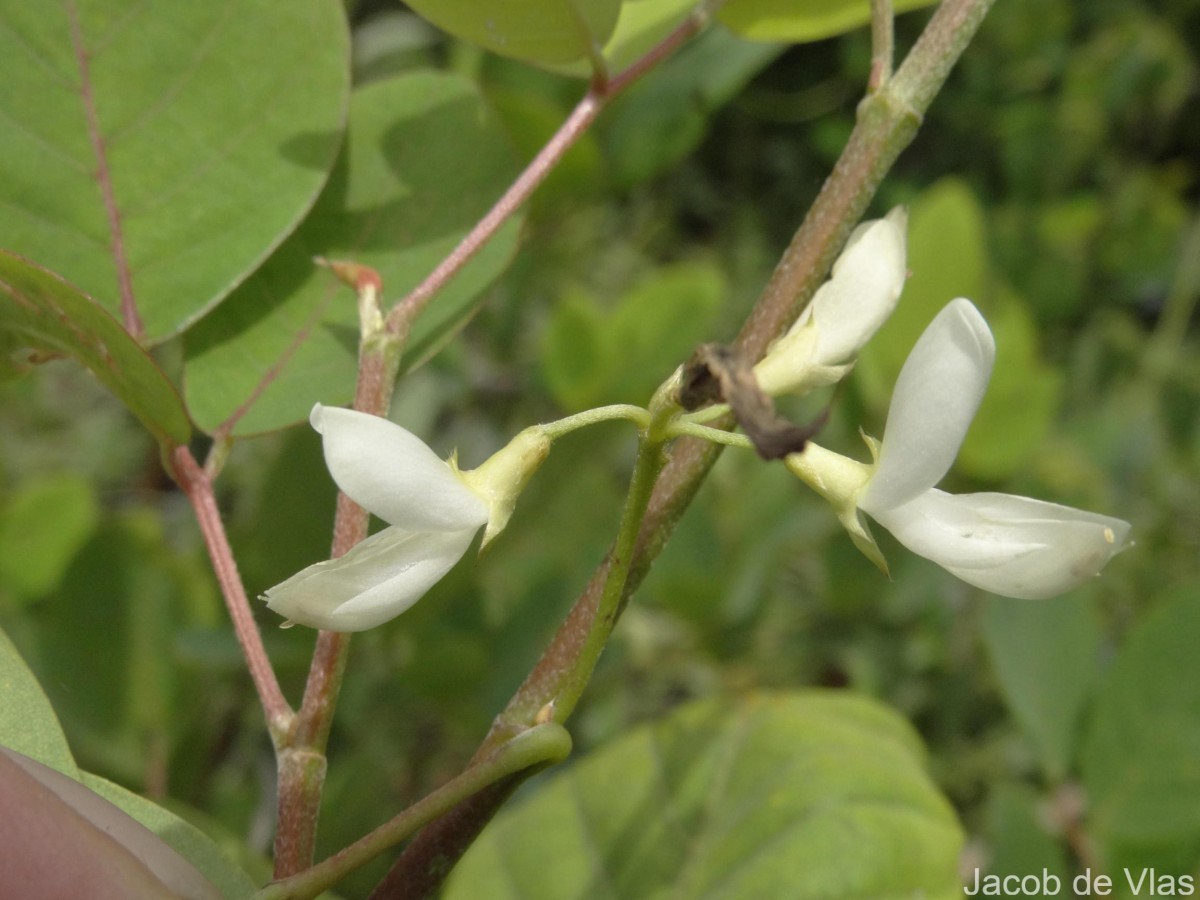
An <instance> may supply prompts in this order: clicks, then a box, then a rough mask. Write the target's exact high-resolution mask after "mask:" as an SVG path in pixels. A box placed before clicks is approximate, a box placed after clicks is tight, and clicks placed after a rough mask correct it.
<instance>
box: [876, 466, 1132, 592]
mask: <svg viewBox="0 0 1200 900" xmlns="http://www.w3.org/2000/svg"><path fill="white" fill-rule="evenodd" d="M872 516H873V517H874V518H875V520H876V521H878V522H879V524H880V525H882V526H883V527H884V528H886V529H887V530H888V531H890V532H891V533H892V534H893V535H895V536H896V539H897V540H898V541H900V543H902V544H903V545H904V546H905V547H907V548H908V549H909V550H911V551H912V552H913V553H916V554H917V555H918V556H924V557H925V558H926V559H929V560H932V561H933V562H935V563H937V564H938V565H939V566H941V567H942V568H944V569H946V570H947V571H948V572H950V573H952V574H953V575H956V576H958V577H959V578H961V579H962V580H963V581H965V582H967V583H968V584H973V585H975V586H976V587H980V588H983V589H984V590H985V591H991V592H992V593H994V594H1000V595H1001V596H1004V597H1017V598H1020V599H1030V600H1035V599H1044V598H1046V597H1054V596H1057V595H1058V594H1061V593H1063V592H1065V591H1069V590H1071V589H1072V588H1074V587H1078V586H1079V585H1081V584H1083V583H1084V582H1085V581H1087V580H1088V579H1090V578H1092V577H1093V576H1094V575H1096V574H1097V573H1098V572H1099V571H1100V570H1101V569H1102V568H1104V565H1105V564H1106V563H1107V562H1108V561H1109V560H1110V559H1112V557H1113V556H1115V555H1116V554H1117V553H1120V552H1121V551H1122V550H1123V549H1125V547H1126V545H1127V543H1128V539H1129V523H1128V522H1124V521H1122V520H1121V519H1114V518H1111V517H1109V516H1101V515H1097V514H1096V513H1090V512H1086V511H1084V510H1080V509H1073V508H1072V507H1069V506H1060V505H1059V504H1057V503H1046V502H1044V501H1042V500H1032V499H1030V498H1028V497H1016V496H1014V495H1012V494H993V493H986V494H961V495H954V494H947V493H945V492H943V491H938V490H931V491H927V492H926V493H924V494H921V495H920V496H919V497H916V498H915V499H913V500H911V501H910V502H908V503H905V504H903V505H902V506H898V507H895V508H893V509H888V510H885V511H883V512H879V513H872Z"/></svg>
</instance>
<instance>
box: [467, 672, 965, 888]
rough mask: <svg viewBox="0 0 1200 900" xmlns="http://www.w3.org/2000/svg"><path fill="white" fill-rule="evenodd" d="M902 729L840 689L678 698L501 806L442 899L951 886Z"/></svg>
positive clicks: (941, 802)
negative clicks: (657, 715) (516, 801)
mask: <svg viewBox="0 0 1200 900" xmlns="http://www.w3.org/2000/svg"><path fill="white" fill-rule="evenodd" d="M961 846H962V833H961V831H960V829H959V826H958V823H957V822H956V820H955V818H954V813H953V811H952V810H951V808H950V806H949V804H948V803H947V802H946V800H945V799H944V798H943V797H942V796H941V795H940V794H939V793H938V792H937V790H936V789H935V788H934V786H933V784H932V783H931V782H930V780H929V777H928V775H927V773H926V772H925V767H924V759H923V752H922V750H921V747H920V745H919V743H918V741H917V739H916V737H915V736H914V734H913V733H912V731H911V729H910V728H909V727H908V726H907V724H906V723H904V722H903V721H902V720H900V719H899V718H898V717H897V716H896V715H895V714H894V713H892V712H891V711H889V710H888V709H886V708H884V707H882V706H879V705H878V704H876V703H875V702H873V701H870V700H867V699H865V698H861V697H855V696H852V695H847V694H836V693H832V692H828V693H821V692H816V691H811V692H803V693H795V694H777V695H760V696H756V697H753V698H751V699H749V700H748V701H743V702H726V701H702V702H698V703H692V704H689V705H687V706H685V707H683V708H681V709H679V710H677V711H676V712H675V713H673V714H672V715H670V716H669V717H668V718H667V719H665V720H664V721H663V722H661V723H660V724H658V725H655V726H650V727H643V728H639V729H636V730H635V731H633V732H630V733H629V734H627V735H625V736H623V737H621V738H619V739H618V740H616V741H614V742H612V743H611V744H609V745H608V746H606V747H602V748H601V749H599V750H597V751H596V752H594V753H593V754H591V755H590V756H589V757H587V758H586V759H584V760H582V761H581V762H579V763H576V764H575V765H573V766H572V767H571V768H569V769H567V770H566V771H565V772H562V773H560V774H558V775H556V776H554V777H552V778H551V779H549V780H548V781H547V782H545V783H543V784H542V785H541V787H540V788H539V789H538V790H537V791H536V792H535V793H534V794H533V795H532V796H531V797H529V798H528V799H527V801H526V802H524V803H523V804H521V805H519V806H517V807H515V808H512V809H510V810H508V811H506V812H504V813H502V814H501V815H500V816H499V817H498V818H497V820H496V821H495V822H494V823H493V825H492V826H491V827H490V828H489V829H488V830H487V831H485V832H484V834H483V836H482V838H481V839H480V840H479V841H478V842H477V843H476V844H475V845H474V846H473V847H472V848H471V850H470V852H468V854H467V855H466V857H465V858H464V859H463V861H462V863H461V864H460V865H459V867H458V868H457V869H456V870H455V872H454V874H453V876H452V877H451V880H450V882H449V885H448V887H447V891H446V898H447V900H464V898H473V897H484V896H486V897H490V898H495V900H517V898H520V900H539V898H547V900H550V898H553V900H564V898H574V897H579V898H582V897H587V898H589V900H602V898H614V900H615V898H626V897H668V896H669V897H672V898H678V900H685V898H699V897H704V898H742V897H747V898H748V897H787V898H789V900H805V898H818V897H819V898H830V897H839V898H841V897H855V898H879V900H882V898H897V900H898V898H901V897H913V896H922V897H927V898H947V900H948V898H951V897H959V896H961V888H960V884H959V880H958V853H959V850H960V849H961Z"/></svg>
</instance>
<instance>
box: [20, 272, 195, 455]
mask: <svg viewBox="0 0 1200 900" xmlns="http://www.w3.org/2000/svg"><path fill="white" fill-rule="evenodd" d="M0 337H2V338H3V344H4V345H5V346H7V348H8V349H10V350H12V349H15V348H22V347H24V348H31V349H33V350H35V351H38V352H39V353H42V354H51V355H62V356H70V357H72V358H74V359H76V360H78V361H79V362H81V363H83V365H84V366H86V367H87V368H88V369H90V370H91V372H92V374H93V375H95V376H96V378H97V379H99V380H100V381H101V382H102V383H103V384H105V385H106V386H107V387H108V388H109V390H111V391H112V392H113V393H114V394H116V395H117V396H118V397H119V398H120V399H121V400H122V401H123V402H124V403H125V405H126V406H128V407H129V409H130V411H132V412H133V413H134V415H136V416H137V417H138V418H139V419H141V420H142V422H143V424H145V426H146V427H147V428H149V429H150V431H151V432H152V433H153V434H154V436H155V437H156V438H157V439H158V440H159V441H160V442H164V443H174V444H184V443H186V442H187V440H188V438H189V437H190V436H191V432H192V426H191V423H190V422H189V421H188V417H187V413H186V412H185V411H184V408H183V403H182V401H181V400H180V398H179V394H178V393H177V392H176V390H175V387H174V386H173V385H172V384H171V382H170V381H169V380H168V379H167V376H166V375H164V374H163V372H162V370H161V369H160V368H159V367H158V365H157V363H155V362H154V360H153V359H151V358H150V356H149V355H148V354H147V353H146V352H145V351H144V350H143V349H142V348H141V347H140V346H139V345H138V343H137V342H136V341H135V340H134V339H133V338H132V337H130V335H129V333H128V332H127V331H125V329H124V328H122V327H121V325H120V324H119V323H118V322H117V321H116V320H115V319H114V318H113V317H112V316H111V315H109V314H108V313H107V312H106V311H105V310H103V309H102V308H101V307H100V306H99V305H98V304H96V303H95V302H94V301H93V300H92V299H91V298H90V297H87V296H85V295H84V294H83V293H81V292H80V291H79V290H77V289H76V288H75V287H74V286H72V285H70V284H68V283H67V282H65V281H63V280H62V279H61V278H59V277H58V276H56V275H53V274H51V273H50V272H47V271H45V270H44V269H41V268H38V267H37V266H35V265H32V264H31V263H29V262H27V261H25V260H23V259H21V258H20V257H19V256H14V255H12V254H10V253H5V252H4V251H2V250H0ZM10 365H11V363H10Z"/></svg>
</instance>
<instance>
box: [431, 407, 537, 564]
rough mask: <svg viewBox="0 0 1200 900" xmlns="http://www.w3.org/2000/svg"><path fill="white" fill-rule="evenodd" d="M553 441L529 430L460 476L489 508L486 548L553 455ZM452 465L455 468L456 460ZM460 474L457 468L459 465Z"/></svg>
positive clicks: (535, 427) (484, 533)
mask: <svg viewBox="0 0 1200 900" xmlns="http://www.w3.org/2000/svg"><path fill="white" fill-rule="evenodd" d="M550 443H551V441H550V438H549V437H547V436H546V435H545V434H544V433H543V431H542V429H541V428H540V427H538V426H536V425H535V426H533V427H531V428H526V429H525V430H524V431H522V432H521V433H520V434H518V435H517V436H516V437H514V438H513V439H512V440H511V441H509V443H508V444H507V445H506V446H504V447H502V448H501V449H500V450H497V451H496V452H495V453H494V454H493V455H492V456H491V458H489V459H488V460H487V461H486V462H485V463H484V464H483V465H481V466H480V467H479V468H477V469H472V470H470V471H469V472H458V476H459V477H460V478H461V479H462V480H463V481H464V482H465V483H466V485H467V487H469V488H470V489H471V490H472V491H474V492H475V494H476V495H478V497H479V498H480V499H481V500H482V501H483V502H484V503H485V504H486V505H487V508H488V522H487V528H486V529H485V530H484V532H483V544H482V547H486V546H487V545H488V543H489V542H490V541H491V540H492V538H494V537H495V536H496V535H498V534H499V533H500V532H501V531H503V530H504V526H506V525H507V524H508V520H509V519H510V518H511V517H512V513H513V509H514V508H515V507H516V505H517V497H519V496H520V494H521V491H522V490H524V489H525V485H526V484H527V483H528V481H529V479H530V477H531V476H532V475H533V473H534V472H536V471H537V469H538V467H539V466H540V465H541V464H542V461H543V460H545V458H546V456H547V455H548V454H549V453H550ZM451 465H454V462H453V460H452V461H451ZM455 470H456V471H457V467H456V466H455Z"/></svg>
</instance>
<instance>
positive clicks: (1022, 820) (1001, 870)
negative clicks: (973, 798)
mask: <svg viewBox="0 0 1200 900" xmlns="http://www.w3.org/2000/svg"><path fill="white" fill-rule="evenodd" d="M1045 803H1046V800H1045V798H1043V797H1039V796H1037V795H1036V794H1034V793H1033V791H1031V790H1030V789H1029V788H1028V787H1026V786H1024V785H1015V784H1005V783H1001V784H998V785H996V786H995V787H993V788H992V790H991V792H990V795H989V797H988V803H987V807H988V808H987V826H988V827H987V831H988V837H989V838H990V840H989V842H988V844H989V846H988V857H989V859H988V863H987V867H986V872H987V873H989V874H992V875H999V876H1001V877H1003V876H1005V875H1016V876H1017V877H1018V878H1020V877H1024V876H1026V875H1030V874H1034V873H1041V871H1042V870H1043V869H1045V870H1046V871H1047V872H1049V873H1050V874H1052V875H1054V876H1055V877H1056V878H1059V879H1061V882H1062V884H1064V885H1065V884H1069V883H1070V881H1071V874H1072V873H1071V869H1070V867H1069V866H1068V865H1067V860H1066V855H1065V853H1064V852H1063V846H1062V843H1061V842H1060V841H1059V840H1058V839H1056V838H1055V837H1054V836H1052V835H1051V834H1050V833H1049V832H1047V830H1046V828H1047V822H1046V821H1045V819H1046V814H1045V811H1044V807H1045ZM1065 896H1071V894H1065Z"/></svg>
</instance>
